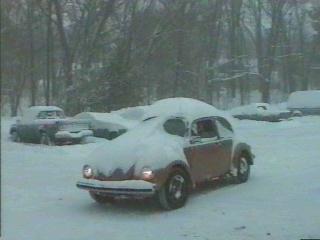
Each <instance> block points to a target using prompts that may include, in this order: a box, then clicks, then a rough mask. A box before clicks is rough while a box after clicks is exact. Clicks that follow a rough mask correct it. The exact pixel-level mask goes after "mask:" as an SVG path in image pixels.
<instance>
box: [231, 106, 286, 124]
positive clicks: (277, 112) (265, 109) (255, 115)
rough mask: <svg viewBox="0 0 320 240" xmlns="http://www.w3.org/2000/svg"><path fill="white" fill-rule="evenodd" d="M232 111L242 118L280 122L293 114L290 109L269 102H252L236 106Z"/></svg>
mask: <svg viewBox="0 0 320 240" xmlns="http://www.w3.org/2000/svg"><path fill="white" fill-rule="evenodd" d="M230 113H231V114H232V116H234V117H235V118H238V119H240V120H242V119H248V120H256V121H268V122H279V121H281V120H284V119H288V118H289V117H291V115H292V114H291V112H290V111H288V110H281V109H278V108H277V107H275V106H271V105H270V104H268V103H252V104H249V105H245V106H240V107H236V108H233V109H231V110H230Z"/></svg>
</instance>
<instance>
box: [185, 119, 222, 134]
mask: <svg viewBox="0 0 320 240" xmlns="http://www.w3.org/2000/svg"><path fill="white" fill-rule="evenodd" d="M191 136H200V137H201V138H217V137H218V132H217V128H216V126H215V123H214V120H213V119H208V118H206V119H201V120H198V121H195V122H193V123H192V126H191Z"/></svg>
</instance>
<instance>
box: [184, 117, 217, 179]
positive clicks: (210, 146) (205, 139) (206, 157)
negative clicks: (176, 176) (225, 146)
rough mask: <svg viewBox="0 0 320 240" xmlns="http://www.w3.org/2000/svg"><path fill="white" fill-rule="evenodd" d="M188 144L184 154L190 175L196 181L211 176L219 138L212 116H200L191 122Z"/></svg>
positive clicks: (215, 160)
mask: <svg viewBox="0 0 320 240" xmlns="http://www.w3.org/2000/svg"><path fill="white" fill-rule="evenodd" d="M189 136H190V137H189V139H190V140H189V143H188V144H189V145H188V147H187V148H186V149H185V154H186V157H187V160H188V163H189V166H190V170H191V174H192V177H193V178H194V180H195V181H196V182H201V181H204V180H208V179H210V178H212V177H213V173H214V166H215V164H216V162H218V159H219V156H218V155H217V153H218V152H219V148H220V146H219V144H218V143H219V138H218V133H217V129H216V126H215V123H214V119H213V118H202V119H198V120H196V121H194V122H193V123H192V124H191V128H190V131H189Z"/></svg>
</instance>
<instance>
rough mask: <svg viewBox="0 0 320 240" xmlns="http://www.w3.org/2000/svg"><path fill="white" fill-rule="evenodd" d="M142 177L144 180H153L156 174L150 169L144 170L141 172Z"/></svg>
mask: <svg viewBox="0 0 320 240" xmlns="http://www.w3.org/2000/svg"><path fill="white" fill-rule="evenodd" d="M141 177H142V179H144V180H151V179H152V178H153V177H154V173H153V171H152V170H151V169H150V168H143V169H142V171H141Z"/></svg>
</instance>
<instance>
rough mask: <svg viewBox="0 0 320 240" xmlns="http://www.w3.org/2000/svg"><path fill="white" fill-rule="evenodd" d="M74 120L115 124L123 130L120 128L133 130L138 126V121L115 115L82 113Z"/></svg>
mask: <svg viewBox="0 0 320 240" xmlns="http://www.w3.org/2000/svg"><path fill="white" fill-rule="evenodd" d="M74 118H81V119H91V120H94V121H100V122H104V123H110V124H115V125H118V128H121V127H120V126H123V127H125V128H131V127H133V126H135V125H136V124H137V123H136V121H132V120H128V119H125V118H123V117H122V116H120V115H118V114H115V113H99V112H82V113H79V114H77V115H75V116H74Z"/></svg>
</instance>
